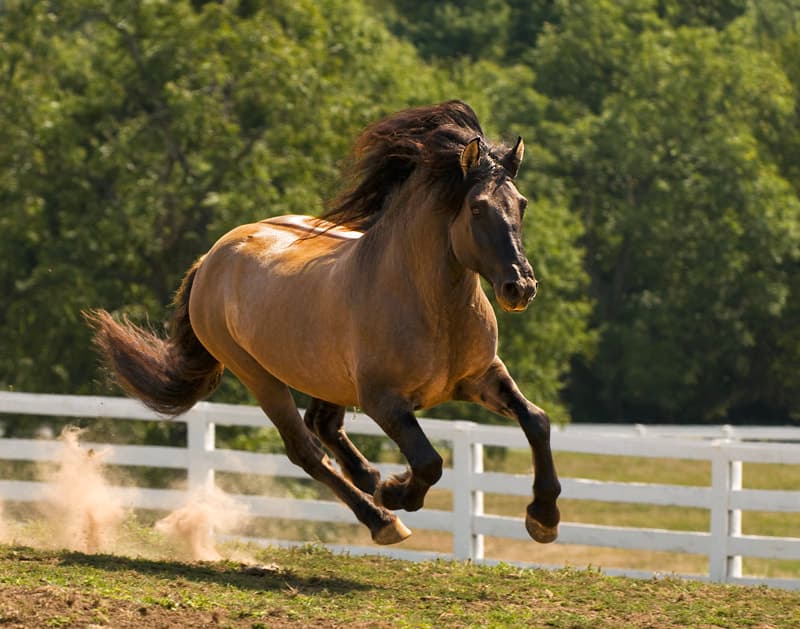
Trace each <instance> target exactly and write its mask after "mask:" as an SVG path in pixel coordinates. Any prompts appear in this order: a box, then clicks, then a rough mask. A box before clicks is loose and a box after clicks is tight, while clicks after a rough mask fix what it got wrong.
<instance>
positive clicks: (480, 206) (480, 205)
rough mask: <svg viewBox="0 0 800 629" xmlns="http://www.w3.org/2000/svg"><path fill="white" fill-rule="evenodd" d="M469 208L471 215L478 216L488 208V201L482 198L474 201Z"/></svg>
mask: <svg viewBox="0 0 800 629" xmlns="http://www.w3.org/2000/svg"><path fill="white" fill-rule="evenodd" d="M470 209H471V210H472V214H473V216H478V215H479V214H481V213H482V212H485V211H486V210H488V209H489V203H488V202H486V201H484V200H479V201H475V203H473V204H472V206H471V208H470Z"/></svg>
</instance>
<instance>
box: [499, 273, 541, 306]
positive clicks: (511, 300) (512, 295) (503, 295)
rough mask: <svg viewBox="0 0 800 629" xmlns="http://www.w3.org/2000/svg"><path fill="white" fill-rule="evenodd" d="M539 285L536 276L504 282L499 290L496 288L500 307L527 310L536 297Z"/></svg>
mask: <svg viewBox="0 0 800 629" xmlns="http://www.w3.org/2000/svg"><path fill="white" fill-rule="evenodd" d="M538 286H539V282H537V281H536V280H535V279H534V278H532V277H531V278H527V277H526V278H520V279H518V280H515V281H513V282H504V283H503V284H501V285H500V288H499V290H497V289H496V290H495V293H496V295H497V301H498V303H499V304H500V307H501V308H502V309H503V310H505V311H507V312H520V311H522V310H525V309H526V308H527V307H528V305H529V304H530V303H531V301H533V298H534V297H536V289H537V288H538Z"/></svg>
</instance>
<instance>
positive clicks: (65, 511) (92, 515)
mask: <svg viewBox="0 0 800 629" xmlns="http://www.w3.org/2000/svg"><path fill="white" fill-rule="evenodd" d="M81 433H82V430H81V429H80V428H76V427H74V426H67V427H66V428H64V430H63V431H62V432H61V436H60V437H59V441H60V442H61V445H62V448H61V450H60V452H59V453H58V458H57V464H58V467H57V468H56V470H55V471H54V472H50V473H47V472H45V473H44V476H45V479H44V480H45V481H46V482H47V483H48V485H47V489H46V490H45V495H44V502H43V504H42V506H41V512H42V515H43V516H44V517H45V520H46V522H47V529H48V530H49V531H50V532H51V533H52V535H53V539H52V541H53V543H54V544H55V545H56V546H59V547H61V548H68V549H70V550H78V551H82V552H89V553H96V552H111V550H112V549H113V547H114V544H115V542H116V540H117V535H118V531H119V527H120V525H121V524H122V521H123V520H124V519H125V516H126V510H125V508H124V506H123V504H122V501H121V500H120V499H119V497H118V496H117V495H116V494H115V492H114V491H113V489H112V487H111V485H110V484H109V483H108V480H107V479H106V475H105V472H104V461H105V459H107V458H108V456H109V455H110V454H111V450H110V449H109V448H106V449H103V450H101V451H99V452H96V451H94V450H84V449H83V448H81V446H80V443H79V438H80V435H81Z"/></svg>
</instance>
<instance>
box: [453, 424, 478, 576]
mask: <svg viewBox="0 0 800 629" xmlns="http://www.w3.org/2000/svg"><path fill="white" fill-rule="evenodd" d="M453 425H454V426H453V427H454V429H455V434H454V436H453V476H454V482H453V555H454V556H455V558H456V559H471V560H473V561H474V560H476V559H483V535H477V534H475V532H474V531H475V526H474V520H473V516H475V515H481V514H483V492H482V491H474V490H473V484H474V483H473V478H474V477H475V474H480V473H482V472H483V445H482V444H480V443H473V441H472V438H473V426H472V424H471V423H470V422H461V421H455V422H453Z"/></svg>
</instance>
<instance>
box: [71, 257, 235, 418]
mask: <svg viewBox="0 0 800 629" xmlns="http://www.w3.org/2000/svg"><path fill="white" fill-rule="evenodd" d="M199 266H200V261H198V262H196V263H195V264H194V265H193V266H192V268H191V269H189V272H188V273H187V274H186V277H185V278H184V279H183V282H182V283H181V287H180V288H179V289H178V292H177V293H176V295H175V300H174V302H173V307H174V312H173V315H172V319H171V321H170V323H169V324H168V325H167V332H168V337H167V338H166V339H163V338H161V337H160V336H159V335H157V334H155V333H153V332H151V331H149V330H145V329H144V328H141V327H139V326H137V325H135V324H133V323H131V322H130V321H129V320H128V319H125V320H123V321H122V322H117V321H115V320H114V319H113V318H112V317H111V315H110V314H109V313H108V312H107V311H105V310H94V311H91V312H84V317H85V318H86V321H87V322H88V323H89V325H90V326H91V327H92V328H94V330H95V336H94V344H95V346H96V347H97V349H98V350H99V352H100V354H101V356H102V358H103V361H104V363H105V365H106V367H107V368H108V369H109V371H110V372H111V373H112V375H113V376H114V377H115V379H116V381H117V383H118V384H119V385H120V386H121V387H122V389H124V391H125V392H126V393H127V394H128V395H130V396H131V397H135V398H138V399H140V400H141V401H142V402H144V403H145V404H146V405H147V406H149V407H150V408H152V409H153V410H154V411H156V412H158V413H161V414H163V415H169V416H173V417H174V416H176V415H180V414H181V413H184V412H186V411H188V410H189V409H190V408H191V407H192V406H194V404H195V403H196V402H197V401H198V400H200V399H201V398H204V397H206V396H207V395H209V394H211V393H212V392H213V391H214V389H216V388H217V386H218V385H219V380H220V377H221V376H222V371H223V369H224V367H223V366H222V364H221V363H220V362H219V361H218V360H217V359H216V358H214V357H213V356H212V355H211V354H210V353H209V352H208V350H207V349H206V348H205V347H204V346H203V344H202V343H201V342H200V340H199V339H198V338H197V336H196V335H195V333H194V330H193V329H192V324H191V322H190V321H189V294H190V292H191V290H192V284H193V283H194V278H195V275H196V273H197V269H198V267H199Z"/></svg>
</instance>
